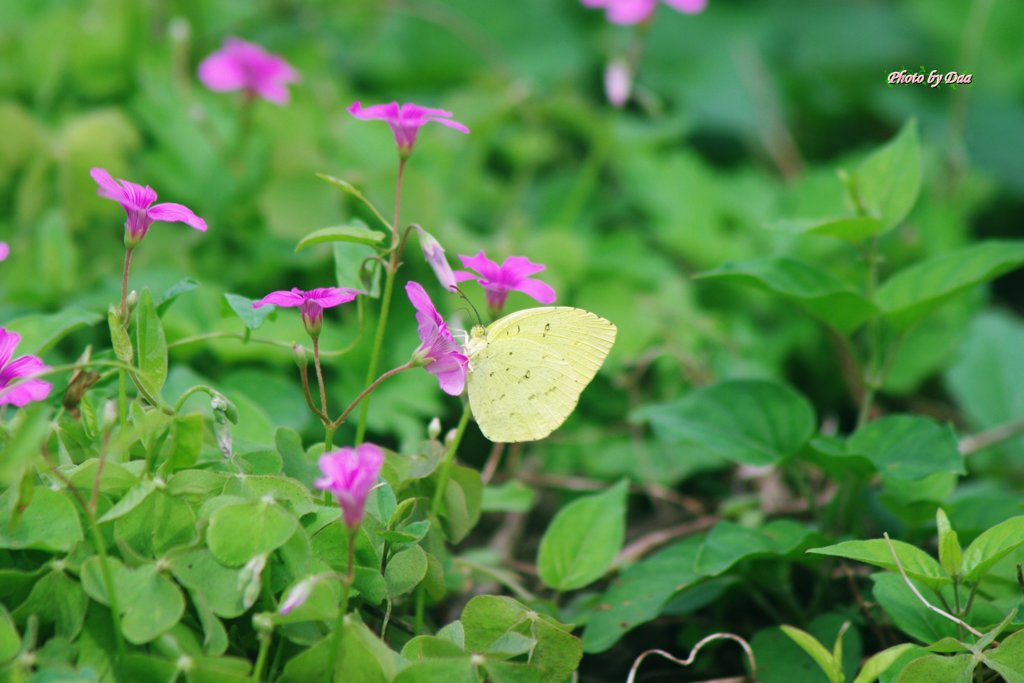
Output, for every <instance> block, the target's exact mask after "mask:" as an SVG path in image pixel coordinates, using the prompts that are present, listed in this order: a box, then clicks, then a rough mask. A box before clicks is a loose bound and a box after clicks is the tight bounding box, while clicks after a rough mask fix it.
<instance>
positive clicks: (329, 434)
mask: <svg viewBox="0 0 1024 683" xmlns="http://www.w3.org/2000/svg"><path fill="white" fill-rule="evenodd" d="M336 431H337V429H335V428H334V426H333V425H325V426H324V453H326V452H327V451H329V450H331V448H332V447H333V446H334V432H336Z"/></svg>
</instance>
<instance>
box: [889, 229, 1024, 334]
mask: <svg viewBox="0 0 1024 683" xmlns="http://www.w3.org/2000/svg"><path fill="white" fill-rule="evenodd" d="M1021 265H1024V241H1020V240H1017V241H995V240H988V241H984V242H979V243H977V244H973V245H971V246H969V247H964V248H962V249H957V250H955V251H952V252H946V253H944V254H942V255H940V256H934V257H932V258H930V259H928V260H926V261H922V262H921V263H917V264H915V265H913V266H910V267H909V268H905V269H903V270H901V271H899V272H898V273H896V274H895V275H893V276H892V277H890V278H889V279H888V280H886V281H885V282H884V283H883V284H882V286H881V287H879V288H878V293H877V295H876V297H875V301H876V302H877V303H878V305H879V307H881V309H882V311H883V312H884V314H885V317H886V319H888V320H889V322H890V323H891V324H892V325H893V326H894V327H896V328H897V329H898V330H905V329H907V328H909V327H911V326H912V325H914V323H916V322H918V321H919V320H921V318H923V317H925V316H926V315H928V314H929V313H931V312H932V311H934V310H935V309H936V308H938V307H939V306H941V305H942V304H943V303H945V302H946V301H947V300H948V299H950V298H951V297H953V296H956V295H957V294H960V293H961V292H965V291H967V290H968V289H971V288H973V287H976V286H978V285H980V284H982V283H985V282H988V281H990V280H994V279H995V278H997V277H999V276H1000V275H1003V274H1005V273H1008V272H1010V271H1011V270H1016V269H1017V268H1019V267H1020V266H1021Z"/></svg>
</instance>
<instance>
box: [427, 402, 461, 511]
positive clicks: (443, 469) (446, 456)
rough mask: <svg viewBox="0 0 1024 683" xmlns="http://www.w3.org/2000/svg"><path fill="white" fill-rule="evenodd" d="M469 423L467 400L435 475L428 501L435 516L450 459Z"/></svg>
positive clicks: (439, 509)
mask: <svg viewBox="0 0 1024 683" xmlns="http://www.w3.org/2000/svg"><path fill="white" fill-rule="evenodd" d="M468 424H469V402H466V404H465V405H464V406H463V407H462V417H461V418H459V426H458V427H457V428H456V429H455V438H454V439H452V441H451V443H450V444H448V450H447V451H446V452H445V454H444V461H443V462H442V463H441V469H440V471H439V472H438V476H437V488H436V489H434V499H433V500H432V501H431V503H430V514H431V516H433V517H437V515H438V513H439V512H440V511H441V501H442V500H444V490H445V488H446V487H447V486H448V474H449V472H450V471H451V468H452V461H453V460H455V451H457V450H458V449H459V442H461V441H462V435H463V434H465V433H466V425H468Z"/></svg>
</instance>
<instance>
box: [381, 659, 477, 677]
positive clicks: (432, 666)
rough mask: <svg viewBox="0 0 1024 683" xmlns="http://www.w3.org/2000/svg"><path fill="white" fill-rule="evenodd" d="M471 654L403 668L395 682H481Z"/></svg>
mask: <svg viewBox="0 0 1024 683" xmlns="http://www.w3.org/2000/svg"><path fill="white" fill-rule="evenodd" d="M479 681H480V679H479V677H477V675H476V670H475V667H474V666H473V664H472V663H471V662H470V661H469V656H468V655H466V654H463V655H462V657H460V658H455V657H446V658H444V659H428V660H423V661H419V662H416V663H415V664H412V665H411V666H408V667H406V668H405V669H402V671H400V672H399V674H398V676H396V677H395V680H394V681H393V683H479Z"/></svg>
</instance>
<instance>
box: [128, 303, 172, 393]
mask: <svg viewBox="0 0 1024 683" xmlns="http://www.w3.org/2000/svg"><path fill="white" fill-rule="evenodd" d="M135 315H136V321H135V325H136V328H135V331H136V337H137V344H138V347H139V381H140V382H142V384H143V385H144V386H145V389H146V391H148V392H149V393H150V394H151V395H153V396H158V395H159V394H160V390H161V389H162V388H163V386H164V382H165V381H166V380H167V338H166V337H164V326H163V324H162V323H161V322H160V316H159V315H157V312H156V307H155V306H154V305H153V295H152V294H150V292H149V289H148V288H147V289H143V290H142V294H141V296H140V297H139V307H138V309H137V310H136V311H135Z"/></svg>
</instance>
